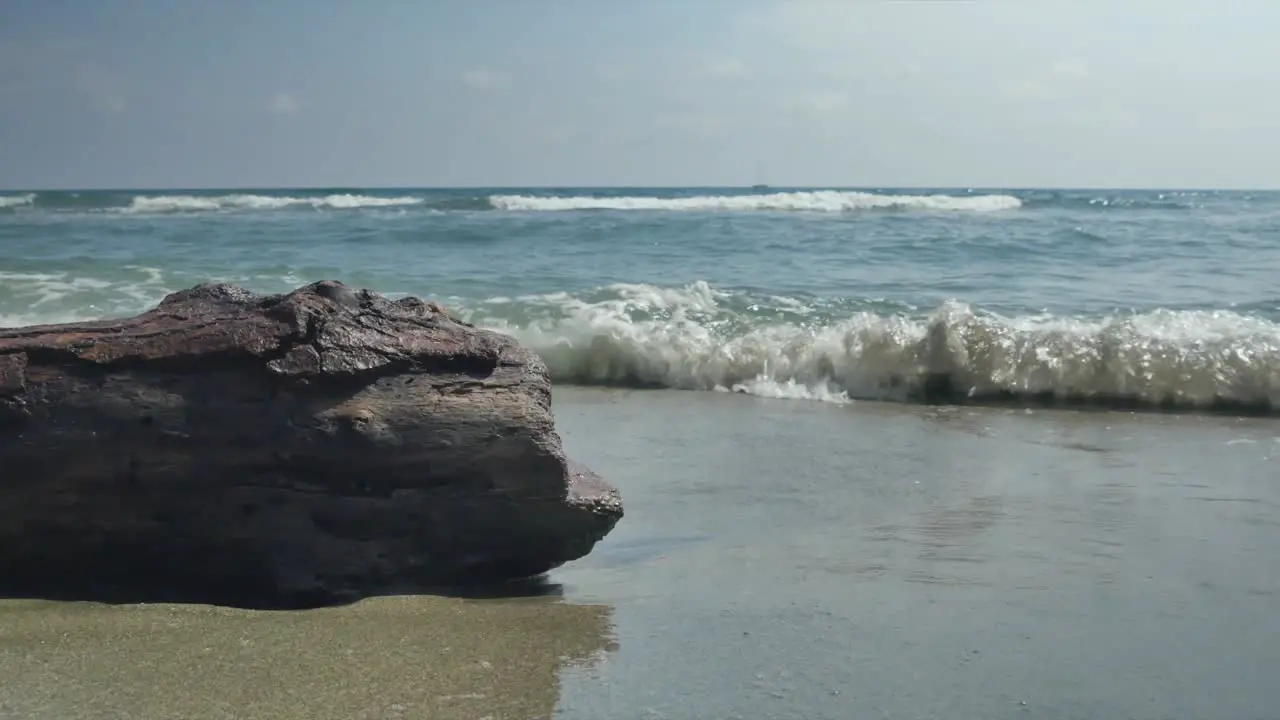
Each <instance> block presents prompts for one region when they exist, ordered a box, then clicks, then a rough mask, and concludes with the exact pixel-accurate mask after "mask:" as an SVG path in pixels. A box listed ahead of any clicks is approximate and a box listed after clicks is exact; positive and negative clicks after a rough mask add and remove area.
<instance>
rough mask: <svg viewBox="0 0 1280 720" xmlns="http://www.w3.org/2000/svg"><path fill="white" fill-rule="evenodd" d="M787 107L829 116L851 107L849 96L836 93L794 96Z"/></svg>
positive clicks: (827, 92) (787, 103)
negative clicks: (828, 114)
mask: <svg viewBox="0 0 1280 720" xmlns="http://www.w3.org/2000/svg"><path fill="white" fill-rule="evenodd" d="M785 105H786V106H787V107H789V108H791V109H793V110H804V111H807V112H811V113H817V114H827V113H834V112H838V111H840V110H844V109H845V108H847V107H849V96H848V95H845V94H844V93H841V92H834V91H826V92H813V93H806V94H802V95H797V96H794V97H792V98H790V99H789V100H788V101H787V102H786V103H785Z"/></svg>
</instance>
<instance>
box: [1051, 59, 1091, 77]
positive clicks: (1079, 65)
mask: <svg viewBox="0 0 1280 720" xmlns="http://www.w3.org/2000/svg"><path fill="white" fill-rule="evenodd" d="M1050 70H1052V71H1053V74H1055V75H1061V76H1064V77H1073V78H1084V77H1088V76H1089V68H1088V66H1086V65H1085V64H1084V61H1083V60H1077V59H1068V60H1058V61H1057V62H1055V63H1054V64H1053V66H1052V67H1051V68H1050Z"/></svg>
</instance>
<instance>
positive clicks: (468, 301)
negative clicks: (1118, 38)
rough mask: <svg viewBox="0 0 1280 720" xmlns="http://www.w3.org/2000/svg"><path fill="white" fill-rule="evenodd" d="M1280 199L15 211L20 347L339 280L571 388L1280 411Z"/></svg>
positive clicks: (462, 194) (732, 200)
mask: <svg viewBox="0 0 1280 720" xmlns="http://www.w3.org/2000/svg"><path fill="white" fill-rule="evenodd" d="M1277 271H1280V194H1276V193H1262V192H1211V191H1190V190H1189V191H1101V190H1099V191H1085V190H1080V191H1060V190H968V189H929V190H891V189H867V190H836V189H793V188H778V189H772V188H771V189H765V190H744V189H728V188H721V189H707V188H690V189H661V190H655V189H645V188H633V189H609V190H600V189H590V188H554V189H545V188H543V189H519V188H516V189H509V188H508V189H461V190H418V189H390V190H385V189H380V190H367V189H359V188H331V189H321V190H316V189H288V190H271V191H260V190H204V191H198V192H197V191H193V192H186V191H164V192H155V191H152V192H144V191H130V190H122V191H108V192H104V191H85V192H13V191H11V192H7V193H5V194H4V195H3V196H0V325H10V326H12V325H18V324H27V323H41V322H55V321H63V320H70V319H79V318H90V317H102V316H113V315H123V314H131V313H135V312H138V311H141V310H144V309H146V308H147V307H149V306H151V305H153V304H154V303H155V302H157V301H158V300H159V299H160V298H162V297H163V296H164V295H165V294H166V293H168V292H171V291H173V290H177V289H180V288H184V287H188V286H191V285H193V284H196V283H199V282H208V281H213V280H219V281H228V282H234V283H238V284H242V285H244V286H246V287H249V288H251V289H254V290H259V291H264V292H279V291H285V290H289V289H291V288H293V287H296V286H298V285H301V284H303V283H306V282H310V281H314V280H320V279H340V280H342V281H344V282H346V283H348V284H351V285H357V286H362V287H368V288H371V289H374V290H377V291H380V292H383V293H387V294H391V295H402V294H415V295H420V296H424V297H430V298H434V299H439V300H442V301H443V302H444V303H446V304H447V305H448V306H449V307H450V308H451V309H452V310H453V311H454V312H455V313H456V314H458V315H460V316H463V317H465V318H467V319H470V320H472V321H474V322H477V323H479V324H481V325H485V326H489V327H493V328H496V329H501V330H504V331H507V332H510V333H512V334H514V335H515V336H517V337H518V338H519V339H520V340H522V341H524V342H526V343H527V344H529V345H530V346H532V347H533V348H535V349H536V350H538V351H539V352H540V353H542V354H543V356H544V357H545V358H546V359H547V360H548V363H549V364H550V365H551V368H552V371H553V373H554V374H555V376H556V379H557V380H558V381H559V382H561V383H566V384H568V383H572V384H581V385H601V384H604V385H622V386H641V387H669V388H679V389H690V390H716V389H720V390H739V391H743V392H748V393H754V394H760V395H772V396H788V397H792V396H794V397H810V398H819V399H825V400H830V401H836V402H841V401H844V400H846V399H848V398H854V399H858V398H879V399H898V400H904V399H906V400H910V399H921V398H927V397H928V392H927V390H928V382H929V381H928V378H929V377H930V376H938V375H945V376H946V377H948V378H949V381H948V382H949V385H948V387H949V388H950V391H951V392H952V393H953V394H960V395H971V396H1001V395H1003V396H1008V395H1009V394H1014V395H1021V396H1036V397H1039V398H1040V399H1041V400H1043V399H1044V398H1045V397H1046V396H1053V397H1057V398H1060V399H1061V398H1076V399H1077V400H1079V399H1081V398H1084V399H1086V400H1088V399H1093V401H1095V402H1096V403H1100V404H1103V405H1109V404H1116V403H1119V404H1121V405H1125V404H1132V403H1134V402H1149V403H1156V404H1159V403H1165V404H1169V403H1172V404H1175V405H1180V406H1207V405H1211V404H1213V403H1215V402H1216V403H1218V404H1221V403H1223V402H1224V401H1225V402H1226V403H1228V404H1243V405H1249V406H1254V409H1255V410H1256V409H1257V408H1258V407H1259V406H1260V407H1261V408H1262V410H1263V411H1264V412H1265V411H1267V409H1266V408H1267V407H1268V406H1269V405H1270V404H1272V403H1275V402H1276V401H1278V400H1280V325H1278V324H1277V322H1280V293H1278V292H1277V290H1276V285H1275V278H1276V276H1277Z"/></svg>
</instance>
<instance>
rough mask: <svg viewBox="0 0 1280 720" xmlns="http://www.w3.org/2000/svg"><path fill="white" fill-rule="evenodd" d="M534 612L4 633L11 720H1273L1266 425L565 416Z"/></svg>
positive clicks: (50, 626) (12, 618) (1275, 528)
mask: <svg viewBox="0 0 1280 720" xmlns="http://www.w3.org/2000/svg"><path fill="white" fill-rule="evenodd" d="M555 402H556V413H557V422H558V426H559V428H560V430H561V434H562V435H563V437H564V440H565V444H566V446H567V449H568V450H569V452H570V454H572V455H574V456H575V457H577V458H579V459H581V460H582V461H584V462H586V463H587V464H588V465H590V466H592V467H594V468H596V469H597V470H599V471H600V472H601V473H602V474H603V475H605V476H607V477H608V478H609V479H610V480H612V481H613V482H614V483H615V484H617V485H618V486H619V487H620V488H621V490H622V492H623V495H624V500H625V502H626V505H627V517H626V518H625V519H624V520H623V521H622V523H621V524H619V526H618V528H617V530H615V532H614V533H613V534H612V535H610V536H609V538H607V539H606V540H605V541H604V542H602V543H601V544H600V545H599V546H598V547H597V549H596V551H595V552H594V553H592V554H591V555H590V556H588V557H587V558H585V559H583V560H581V561H579V562H577V563H574V564H572V565H570V566H567V567H565V568H562V569H560V570H559V571H556V572H555V573H552V575H551V576H550V578H549V581H548V583H547V584H546V585H545V586H544V587H543V588H542V593H543V594H542V596H540V597H531V598H529V597H526V598H491V599H470V600H461V599H452V598H384V599H375V600H369V601H365V602H362V603H359V604H356V605H353V606H350V607H345V608H335V609H328V610H321V611H312V612H305V613H252V612H243V611H234V610H225V609H211V608H204V607H175V606H141V607H105V606H96V605H71V604H55V603H40V602H30V601H22V602H17V601H10V602H5V603H2V604H0V677H3V678H5V682H4V683H2V684H0V717H21V718H116V717H138V718H168V717H183V718H223V717H228V718H229V717H236V718H246V717H253V718H257V717H263V718H268V717H271V718H292V717H297V718H330V717H332V718H402V717H403V718H410V717H417V718H454V717H457V718H464V717H465V718H483V717H490V718H494V719H495V720H497V719H499V718H533V717H555V718H559V719H561V720H579V719H581V720H587V719H588V718H606V717H621V718H691V719H692V718H762V717H779V718H783V717H785V718H806V719H808V718H841V719H844V718H850V717H907V718H949V719H950V718H1023V717H1037V718H1063V719H1067V718H1071V719H1075V718H1080V719H1081V720H1083V719H1085V718H1089V719H1093V718H1152V719H1154V718H1196V719H1198V720H1200V719H1204V720H1215V719H1224V720H1225V719H1232V720H1234V719H1237V718H1238V719H1241V720H1243V719H1244V718H1266V717H1275V715H1276V712H1275V708H1277V707H1280V686H1277V684H1276V683H1275V681H1274V677H1275V673H1276V668H1280V644H1277V643H1276V639H1277V634H1276V627H1277V626H1276V620H1275V618H1276V617H1277V616H1278V614H1280V565H1277V564H1276V562H1275V561H1274V558H1275V557H1277V556H1280V513H1277V510H1278V509H1280V482H1278V479H1280V472H1278V470H1280V424H1276V423H1275V422H1274V421H1262V420H1248V421H1244V420H1233V419H1223V418H1209V417H1178V416H1172V415H1130V414H1123V413H1067V412H1050V411H1035V412H1026V411H1021V410H1019V411H1002V410H974V409H945V408H944V409H936V408H932V409H931V408H911V407H904V406H896V405H879V404H875V403H856V404H854V405H850V406H837V405H827V404H822V403H808V402H789V401H777V400H768V399H761V398H753V397H749V396H743V395H733V394H718V393H689V392H679V391H606V390H584V389H573V388H563V389H561V388H557V390H556V396H555Z"/></svg>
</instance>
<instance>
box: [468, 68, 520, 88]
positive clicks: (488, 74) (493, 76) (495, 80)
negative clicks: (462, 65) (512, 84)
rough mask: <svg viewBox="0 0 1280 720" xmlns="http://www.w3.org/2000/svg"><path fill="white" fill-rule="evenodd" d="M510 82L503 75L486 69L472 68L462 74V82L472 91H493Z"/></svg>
mask: <svg viewBox="0 0 1280 720" xmlns="http://www.w3.org/2000/svg"><path fill="white" fill-rule="evenodd" d="M509 81H510V78H508V77H507V76H505V75H502V74H500V73H496V72H494V71H492V70H490V69H489V68H486V67H474V68H471V69H470V70H467V71H466V72H464V73H462V82H463V84H465V85H466V86H467V87H469V88H471V89H473V90H494V89H497V88H500V87H503V86H504V85H506V84H507V83H508V82H509Z"/></svg>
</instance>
